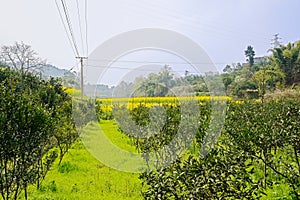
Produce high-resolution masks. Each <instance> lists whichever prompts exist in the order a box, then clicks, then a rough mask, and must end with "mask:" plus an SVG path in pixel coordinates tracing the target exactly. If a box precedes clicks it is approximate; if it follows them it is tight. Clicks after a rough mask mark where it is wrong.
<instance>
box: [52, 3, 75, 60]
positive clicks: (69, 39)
mask: <svg viewBox="0 0 300 200" xmlns="http://www.w3.org/2000/svg"><path fill="white" fill-rule="evenodd" d="M55 4H56V7H57V10H58V13H59V16H60V19H61V22H62V24H63V27H64V30H65V32H66V35H67V38H68V41H69V43H70V45H71V48H72V51H73V53H74V55H75V56H76V52H75V49H74V46H73V43H72V41H71V38H70V35H69V33H68V30H67V27H66V24H65V22H64V19H63V16H62V13H61V10H60V8H59V5H58V3H57V0H55Z"/></svg>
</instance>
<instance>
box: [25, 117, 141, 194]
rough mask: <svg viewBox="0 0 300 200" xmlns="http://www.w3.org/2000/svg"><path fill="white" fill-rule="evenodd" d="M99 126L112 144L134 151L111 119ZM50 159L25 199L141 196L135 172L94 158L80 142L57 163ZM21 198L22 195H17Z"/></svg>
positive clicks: (139, 183)
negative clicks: (49, 165) (39, 182)
mask: <svg viewBox="0 0 300 200" xmlns="http://www.w3.org/2000/svg"><path fill="white" fill-rule="evenodd" d="M101 127H102V128H103V129H104V130H105V134H106V136H107V137H108V138H109V139H110V140H111V141H112V143H114V144H115V145H117V146H119V147H120V148H123V149H124V150H127V151H135V148H134V146H132V145H131V141H130V140H129V139H128V137H126V136H125V135H123V134H121V133H120V132H118V129H117V126H116V124H115V122H114V121H103V122H102V123H101ZM57 164H58V163H57V162H56V163H54V165H53V168H52V170H51V171H50V172H49V173H48V174H47V176H46V179H45V180H44V182H43V183H42V185H41V187H40V189H39V190H37V189H36V187H33V186H31V187H30V188H29V191H28V196H29V199H41V200H42V199H43V200H45V199H71V200H73V199H79V200H81V199H84V200H86V199H87V200H89V199H91V200H95V199H113V200H115V199H141V198H142V197H141V195H140V191H141V181H140V180H139V179H138V176H139V174H132V173H126V172H121V171H117V170H114V169H111V168H109V167H107V166H105V165H103V164H102V163H101V162H100V161H98V160H97V159H95V158H94V157H93V156H92V155H91V154H90V153H89V152H88V151H87V150H86V148H85V146H84V145H83V144H82V142H80V141H78V142H76V143H75V144H74V146H73V147H72V149H71V150H70V151H69V153H68V154H67V155H66V156H65V157H64V159H63V162H62V163H61V165H60V166H59V167H58V165H57ZM20 199H23V196H22V195H21V196H20Z"/></svg>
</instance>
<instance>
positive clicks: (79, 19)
mask: <svg viewBox="0 0 300 200" xmlns="http://www.w3.org/2000/svg"><path fill="white" fill-rule="evenodd" d="M76 6H77V16H78V24H79V32H80V38H81V46H82V53H83V54H85V51H84V48H85V47H84V44H83V34H82V28H81V16H80V10H79V3H78V0H76Z"/></svg>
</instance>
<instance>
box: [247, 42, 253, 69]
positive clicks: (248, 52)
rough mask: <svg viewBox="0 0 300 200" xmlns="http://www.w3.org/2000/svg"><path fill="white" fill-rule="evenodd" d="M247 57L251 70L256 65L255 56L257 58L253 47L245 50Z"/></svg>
mask: <svg viewBox="0 0 300 200" xmlns="http://www.w3.org/2000/svg"><path fill="white" fill-rule="evenodd" d="M245 56H246V57H247V61H248V62H249V67H250V68H251V67H252V66H253V64H254V56H255V51H254V50H253V47H252V46H250V45H249V46H248V47H247V49H246V50H245Z"/></svg>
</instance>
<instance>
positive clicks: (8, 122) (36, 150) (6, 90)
mask: <svg viewBox="0 0 300 200" xmlns="http://www.w3.org/2000/svg"><path fill="white" fill-rule="evenodd" d="M0 92H1V98H0V171H1V177H0V192H1V196H2V198H3V199H17V197H18V195H19V194H20V192H21V191H22V190H24V191H25V198H26V199H27V187H28V186H29V185H32V184H36V185H37V187H39V184H40V182H41V181H42V180H43V179H44V177H45V176H46V173H47V172H48V170H49V169H50V167H51V164H52V163H53V162H54V160H55V159H56V158H57V157H58V155H59V157H60V160H61V159H62V158H63V156H64V154H65V153H66V152H67V151H68V149H69V148H70V145H71V144H72V143H73V142H74V141H75V139H76V138H77V133H76V131H75V129H74V124H73V122H72V112H71V105H72V104H71V101H70V96H69V95H67V94H66V93H65V92H64V89H63V87H62V85H61V84H60V83H59V81H58V80H55V79H51V80H50V81H43V80H40V79H39V78H37V77H36V76H34V75H32V74H30V73H26V72H22V73H20V72H17V71H13V70H10V69H9V68H6V67H1V68H0ZM57 150H59V152H57Z"/></svg>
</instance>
